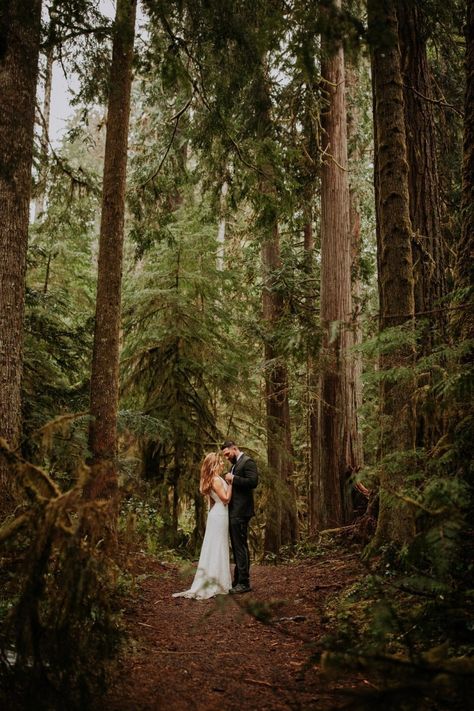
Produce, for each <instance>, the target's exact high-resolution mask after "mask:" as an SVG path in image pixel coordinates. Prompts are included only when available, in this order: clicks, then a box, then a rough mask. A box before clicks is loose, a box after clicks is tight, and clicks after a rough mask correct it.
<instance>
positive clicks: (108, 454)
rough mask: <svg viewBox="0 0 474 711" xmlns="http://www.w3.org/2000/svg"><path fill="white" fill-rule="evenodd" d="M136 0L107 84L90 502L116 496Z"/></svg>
mask: <svg viewBox="0 0 474 711" xmlns="http://www.w3.org/2000/svg"><path fill="white" fill-rule="evenodd" d="M135 13H136V0H117V10H116V17H115V24H114V39H113V50H112V64H111V70H110V80H109V104H108V115H107V137H106V143H105V158H104V183H103V194H102V218H101V225H100V240H99V262H98V283H97V302H96V317H95V332H94V352H93V358H92V372H91V392H90V412H91V424H90V429H89V447H90V451H91V455H92V473H91V479H90V482H89V484H88V486H87V489H86V495H87V496H88V497H90V498H98V497H104V498H114V497H115V495H116V492H117V481H118V476H117V461H116V460H117V410H118V393H119V347H120V343H119V339H120V315H121V314H120V306H121V284H122V254H123V236H124V213H125V183H126V169H127V146H128V125H129V117H130V91H131V83H132V57H133V41H134V30H135Z"/></svg>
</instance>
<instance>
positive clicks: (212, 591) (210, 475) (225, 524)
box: [173, 452, 232, 600]
mask: <svg viewBox="0 0 474 711" xmlns="http://www.w3.org/2000/svg"><path fill="white" fill-rule="evenodd" d="M223 469H224V463H223V461H222V459H221V456H220V454H216V453H215V452H211V453H210V454H207V455H206V457H205V458H204V461H203V463H202V466H201V481H200V484H199V491H200V492H201V494H203V495H204V496H209V499H210V509H209V514H208V517H207V524H206V533H205V534H204V541H203V543H202V548H201V555H200V557H199V563H198V567H197V571H196V575H195V576H194V580H193V584H192V585H191V587H190V589H189V590H185V591H184V592H179V593H174V594H173V597H190V598H194V599H195V600H206V599H207V598H210V597H214V595H225V594H227V593H228V592H229V590H230V588H231V587H232V580H231V576H230V562H229V510H228V508H227V504H228V503H229V501H230V499H231V497H232V485H231V484H228V483H227V482H226V481H224V479H222V477H221V474H222V471H223Z"/></svg>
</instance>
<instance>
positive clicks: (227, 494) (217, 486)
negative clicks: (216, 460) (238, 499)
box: [212, 476, 232, 504]
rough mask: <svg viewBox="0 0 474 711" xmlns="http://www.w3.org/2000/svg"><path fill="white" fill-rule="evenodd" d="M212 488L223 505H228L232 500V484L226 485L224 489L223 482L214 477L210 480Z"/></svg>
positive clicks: (218, 477)
mask: <svg viewBox="0 0 474 711" xmlns="http://www.w3.org/2000/svg"><path fill="white" fill-rule="evenodd" d="M212 488H213V489H214V491H215V492H216V494H217V496H218V497H219V498H220V500H221V501H222V503H223V504H228V503H229V501H230V500H231V498H232V484H227V489H226V488H225V485H224V482H223V481H222V479H221V478H220V476H216V477H214V479H213V480H212Z"/></svg>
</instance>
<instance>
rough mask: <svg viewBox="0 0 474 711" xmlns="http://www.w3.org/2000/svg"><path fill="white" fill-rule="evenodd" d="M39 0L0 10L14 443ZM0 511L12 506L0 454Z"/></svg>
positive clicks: (4, 357)
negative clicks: (0, 490) (0, 492)
mask: <svg viewBox="0 0 474 711" xmlns="http://www.w3.org/2000/svg"><path fill="white" fill-rule="evenodd" d="M40 20H41V0H3V2H2V4H1V7H0V97H1V99H0V102H1V106H0V163H1V168H0V254H1V258H0V390H1V397H0V437H2V438H4V439H5V440H6V441H7V443H8V444H9V445H10V447H13V448H16V447H18V445H19V443H20V432H21V379H22V372H23V318H24V310H25V274H26V252H27V245H28V223H29V207H30V205H29V203H30V193H31V165H32V156H33V128H34V117H35V98H36V81H37V75H38V57H39V47H40V27H41V26H40ZM0 486H1V489H2V496H1V501H2V503H1V504H0V513H6V512H8V511H9V510H10V509H11V508H12V506H13V502H14V489H15V486H14V481H13V474H12V472H11V470H10V468H9V466H8V465H7V463H6V461H5V460H4V459H3V458H2V457H1V456H0Z"/></svg>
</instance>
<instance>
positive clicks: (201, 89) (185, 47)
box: [160, 13, 271, 179]
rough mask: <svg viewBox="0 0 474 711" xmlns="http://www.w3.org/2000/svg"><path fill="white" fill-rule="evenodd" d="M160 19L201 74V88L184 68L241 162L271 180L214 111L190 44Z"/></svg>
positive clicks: (164, 20)
mask: <svg viewBox="0 0 474 711" xmlns="http://www.w3.org/2000/svg"><path fill="white" fill-rule="evenodd" d="M160 19H161V21H162V23H163V27H164V29H165V31H166V33H167V34H168V35H169V37H170V39H171V41H172V42H173V45H174V46H175V47H176V49H177V50H178V51H179V50H180V49H181V48H182V49H183V51H184V53H185V54H186V56H187V58H188V59H189V60H190V61H191V62H192V63H193V64H194V65H195V66H197V68H198V71H199V74H200V81H201V86H199V84H198V82H197V81H196V80H195V79H194V77H193V76H192V75H191V73H190V72H189V71H188V70H187V69H186V68H184V67H183V68H184V70H185V72H186V74H187V76H188V79H189V81H190V82H191V85H192V86H193V88H194V90H195V92H196V94H197V95H198V96H199V97H200V98H201V100H202V103H203V104H204V106H205V108H206V109H207V110H208V111H209V113H210V114H212V113H214V114H215V115H216V116H217V118H218V119H219V122H220V124H221V127H222V129H223V131H224V133H225V135H226V137H227V139H228V140H229V141H230V143H231V145H232V147H233V148H234V150H235V152H236V153H237V156H238V158H239V160H240V162H241V163H243V164H244V165H245V166H246V167H247V168H250V170H253V171H255V172H256V173H257V174H258V175H261V176H262V177H264V178H267V179H269V178H271V176H269V175H267V173H265V171H263V170H261V168H259V167H258V166H256V165H253V163H250V161H248V160H247V159H246V158H245V157H244V156H243V154H242V150H241V148H240V146H239V145H238V143H237V141H236V140H235V138H234V137H233V136H232V134H231V133H230V131H229V129H228V128H227V125H226V122H225V120H224V117H223V116H222V114H221V112H220V111H219V109H218V108H217V107H215V108H214V109H212V107H211V104H210V101H209V99H208V98H207V92H206V89H205V86H204V79H203V70H202V66H201V64H200V62H199V60H198V59H196V57H195V56H194V55H193V54H192V53H191V51H190V50H189V47H188V44H187V42H186V40H184V39H183V38H182V37H177V36H176V35H175V33H174V32H173V29H172V28H171V26H170V24H169V22H168V20H167V19H166V17H165V15H164V13H160Z"/></svg>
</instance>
